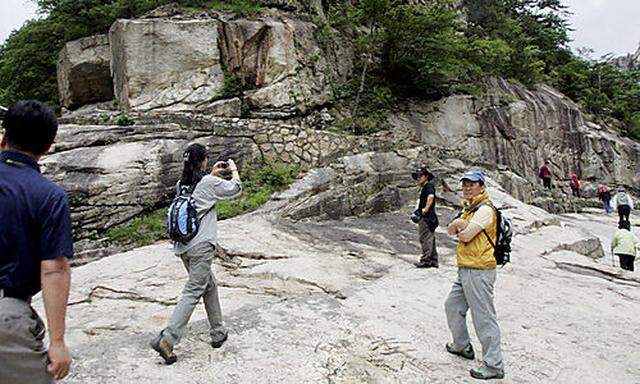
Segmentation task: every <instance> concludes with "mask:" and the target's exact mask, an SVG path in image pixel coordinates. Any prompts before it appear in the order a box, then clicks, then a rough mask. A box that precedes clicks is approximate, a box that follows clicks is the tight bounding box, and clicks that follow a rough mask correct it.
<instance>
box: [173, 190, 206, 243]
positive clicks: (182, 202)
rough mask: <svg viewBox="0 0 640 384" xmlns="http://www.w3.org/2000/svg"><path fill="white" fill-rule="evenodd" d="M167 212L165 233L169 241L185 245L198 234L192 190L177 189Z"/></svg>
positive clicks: (197, 221) (196, 214) (198, 223)
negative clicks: (176, 193)
mask: <svg viewBox="0 0 640 384" xmlns="http://www.w3.org/2000/svg"><path fill="white" fill-rule="evenodd" d="M179 190H180V191H179V193H178V195H177V196H176V197H175V198H174V199H173V201H172V202H171V205H170V206H169V209H168V210H167V233H168V235H169V239H171V240H173V241H176V242H179V243H183V244H186V243H188V242H189V241H190V240H191V239H193V238H194V237H195V236H196V234H197V233H198V228H199V226H200V222H199V220H198V212H197V211H196V202H195V200H194V199H193V196H192V195H191V194H192V192H193V188H191V189H189V188H179Z"/></svg>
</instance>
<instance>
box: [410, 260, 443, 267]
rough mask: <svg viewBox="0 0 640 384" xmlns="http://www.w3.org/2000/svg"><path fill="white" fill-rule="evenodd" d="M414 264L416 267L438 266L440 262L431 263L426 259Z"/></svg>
mask: <svg viewBox="0 0 640 384" xmlns="http://www.w3.org/2000/svg"><path fill="white" fill-rule="evenodd" d="M414 265H415V266H416V268H438V264H431V263H428V262H424V261H421V262H419V263H415V264H414Z"/></svg>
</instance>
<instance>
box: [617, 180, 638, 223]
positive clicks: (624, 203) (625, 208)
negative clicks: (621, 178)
mask: <svg viewBox="0 0 640 384" xmlns="http://www.w3.org/2000/svg"><path fill="white" fill-rule="evenodd" d="M613 207H614V208H616V209H617V210H618V216H619V221H618V224H621V223H624V222H625V221H629V215H630V214H631V210H633V200H632V199H631V196H629V194H628V193H627V192H626V191H625V189H624V187H619V188H618V193H616V195H615V196H614V198H613Z"/></svg>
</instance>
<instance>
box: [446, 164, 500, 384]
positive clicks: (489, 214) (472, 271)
mask: <svg viewBox="0 0 640 384" xmlns="http://www.w3.org/2000/svg"><path fill="white" fill-rule="evenodd" d="M461 181H462V194H463V197H464V200H463V201H462V205H463V207H464V209H463V211H462V213H461V215H460V217H458V218H456V219H455V220H453V221H452V222H451V224H449V228H448V231H449V235H450V236H457V237H458V246H457V248H456V257H457V264H458V278H457V279H456V281H455V282H454V283H453V287H452V288H451V292H450V293H449V297H447V300H446V301H445V311H446V314H447V322H448V324H449V329H450V330H451V334H452V336H453V342H451V343H447V345H446V348H447V351H448V352H449V353H452V354H454V355H458V356H462V357H464V358H467V359H470V360H473V359H474V358H475V354H474V352H473V347H472V346H471V339H470V338H469V331H468V330H467V322H466V318H467V311H468V310H469V309H470V310H471V316H472V318H473V326H474V328H475V330H476V334H477V335H478V338H479V339H480V343H481V344H482V360H483V364H482V366H480V367H479V368H476V369H472V370H471V371H470V374H471V376H472V377H474V378H476V379H485V380H486V379H501V378H503V377H504V366H503V363H502V352H501V350H500V327H499V326H498V321H497V319H496V309H495V307H494V305H493V286H494V284H495V281H496V260H495V257H494V256H493V246H492V245H491V243H492V242H493V244H495V242H496V238H497V236H496V235H497V232H496V231H497V228H496V220H497V217H496V213H495V211H494V209H493V206H492V204H491V201H490V200H489V195H488V194H487V191H486V189H485V179H484V175H483V174H482V172H467V173H465V174H464V176H463V177H462V179H461ZM489 238H491V241H489Z"/></svg>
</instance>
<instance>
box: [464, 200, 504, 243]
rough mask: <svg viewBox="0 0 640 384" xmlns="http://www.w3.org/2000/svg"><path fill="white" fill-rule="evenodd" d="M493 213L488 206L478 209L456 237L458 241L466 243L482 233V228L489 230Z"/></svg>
mask: <svg viewBox="0 0 640 384" xmlns="http://www.w3.org/2000/svg"><path fill="white" fill-rule="evenodd" d="M494 216H495V213H494V211H493V208H491V207H490V206H488V205H485V206H483V207H480V208H479V209H478V210H477V211H476V213H475V214H474V215H473V218H472V219H471V222H469V225H467V226H466V227H465V228H464V229H463V230H462V231H460V233H459V235H458V239H459V240H460V241H462V242H463V243H468V242H470V241H471V240H473V238H474V237H476V236H478V234H479V233H480V232H482V229H483V228H489V226H490V225H491V224H492V223H493V222H494V220H493V219H494Z"/></svg>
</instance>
